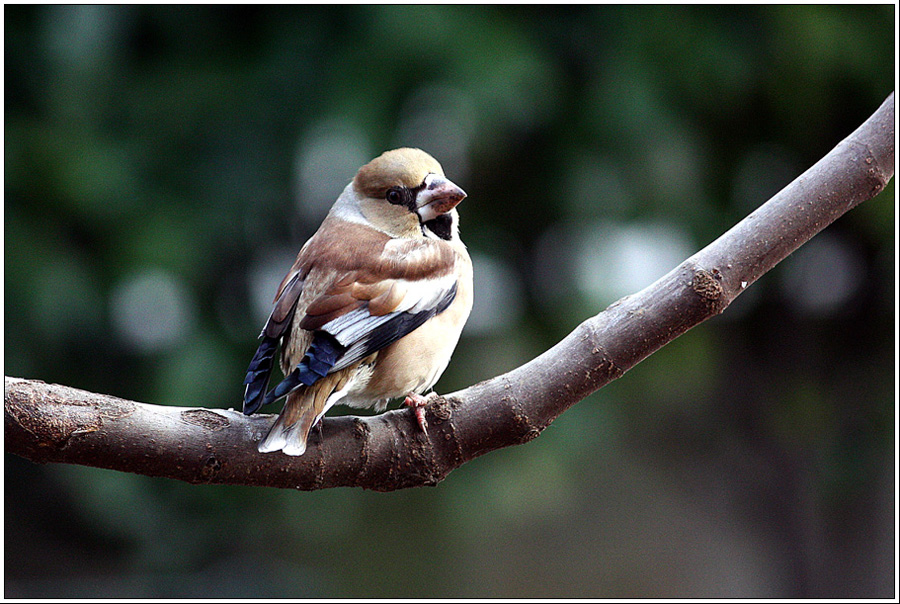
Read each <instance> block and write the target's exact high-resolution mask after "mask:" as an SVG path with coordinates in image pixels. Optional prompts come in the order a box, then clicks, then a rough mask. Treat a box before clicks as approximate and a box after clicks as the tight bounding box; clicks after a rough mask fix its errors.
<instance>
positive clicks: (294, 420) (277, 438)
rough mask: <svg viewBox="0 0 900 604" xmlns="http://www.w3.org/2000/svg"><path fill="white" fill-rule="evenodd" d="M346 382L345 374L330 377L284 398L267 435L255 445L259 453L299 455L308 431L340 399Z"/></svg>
mask: <svg viewBox="0 0 900 604" xmlns="http://www.w3.org/2000/svg"><path fill="white" fill-rule="evenodd" d="M347 380H348V374H347V373H346V372H339V373H332V374H329V375H327V376H325V377H324V378H322V379H321V380H319V381H318V382H316V383H315V385H313V386H305V387H300V388H297V389H296V390H294V391H292V392H291V393H290V394H288V397H287V400H286V401H285V403H284V409H282V411H281V415H279V416H278V419H277V420H275V424H273V425H272V429H271V430H269V435H268V436H266V438H265V439H263V441H262V442H261V443H259V452H260V453H271V452H273V451H283V452H284V453H285V454H286V455H303V453H305V452H306V440H307V438H308V437H309V431H310V429H311V428H312V427H313V426H315V425H316V423H317V422H318V421H319V419H320V418H321V417H322V416H323V415H324V414H325V412H326V411H328V409H329V408H330V407H331V406H332V405H333V404H334V403H335V402H336V401H337V400H338V399H340V398H341V397H342V396H343V391H342V390H341V388H343V386H344V385H345V384H346V383H347ZM336 391H337V392H336Z"/></svg>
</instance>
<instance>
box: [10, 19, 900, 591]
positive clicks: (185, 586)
mask: <svg viewBox="0 0 900 604" xmlns="http://www.w3.org/2000/svg"><path fill="white" fill-rule="evenodd" d="M893 24H894V7H893V6H849V5H848V6H793V7H789V6H756V7H743V8H716V7H705V6H704V7H699V6H698V7H628V8H622V7H590V6H579V7H556V8H546V7H544V8H539V7H503V8H496V7H476V6H443V7H437V6H430V7H399V6H397V7H378V6H348V7H341V8H334V7H330V8H326V7H268V8H261V7H253V8H248V7H237V6H233V7H227V8H214V7H194V8H191V7H162V8H159V7H156V8H154V7H149V6H141V7H115V6H104V7H90V6H79V7H67V6H41V7H25V6H7V7H6V8H5V11H4V31H5V91H6V96H5V102H6V110H5V170H4V171H5V187H4V193H5V205H4V220H5V229H4V235H5V238H4V251H5V259H4V268H5V271H6V273H5V313H4V319H5V331H4V334H5V363H4V370H5V373H6V374H7V375H13V376H19V377H29V378H39V379H42V380H45V381H49V382H59V383H63V384H67V385H71V386H75V387H79V388H84V389H87V390H93V391H98V392H104V393H110V394H115V395H117V396H121V397H125V398H132V399H136V400H140V401H146V402H151V403H158V404H178V405H200V406H210V407H238V406H239V405H240V397H241V391H242V387H241V380H242V379H243V374H244V370H245V369H246V364H247V362H248V360H249V358H250V356H251V355H252V353H253V350H254V349H255V346H256V344H255V338H256V336H257V334H258V332H259V329H260V327H261V325H262V322H263V320H264V318H265V315H266V313H267V312H268V310H267V304H268V303H269V302H270V300H271V296H272V295H273V293H274V288H275V286H276V285H277V282H278V280H280V278H281V276H282V275H283V274H284V272H285V271H286V270H287V268H288V267H289V265H290V263H291V261H292V259H293V256H294V254H295V253H296V251H297V250H298V249H299V247H300V245H301V244H302V242H303V241H304V240H305V238H306V237H308V236H309V235H310V234H311V233H312V232H313V230H314V229H315V227H316V225H317V224H318V222H319V220H321V217H322V216H323V214H324V212H325V211H326V209H327V207H328V205H329V204H330V202H331V201H332V200H333V199H334V198H335V197H336V195H337V194H338V192H339V191H340V190H341V188H342V187H343V185H344V184H345V183H346V182H347V181H348V180H349V179H350V178H351V177H352V175H353V173H354V172H355V169H356V168H357V167H358V166H359V165H361V164H362V163H364V162H365V161H367V160H368V159H369V158H371V157H373V156H375V155H377V154H378V153H380V152H381V151H383V150H384V149H387V148H392V147H396V146H400V145H412V146H420V147H422V148H424V149H426V150H428V151H430V152H431V153H432V154H434V155H435V156H436V157H437V158H438V159H439V160H440V161H441V162H442V163H443V164H444V168H445V170H446V172H447V174H448V175H449V176H450V177H451V178H452V179H453V180H454V181H456V182H458V183H459V184H460V185H462V186H463V188H465V189H466V190H467V192H468V193H469V198H468V199H467V200H466V201H465V202H464V204H463V205H462V206H461V208H460V209H461V213H462V219H463V224H462V228H463V236H464V240H465V241H466V242H467V243H468V245H469V247H470V250H471V251H472V254H473V257H474V261H475V268H476V273H477V283H476V287H477V294H476V297H477V301H476V308H475V311H474V313H473V317H472V319H471V320H470V323H469V325H468V326H467V330H466V332H465V333H464V337H463V340H462V342H461V343H460V346H459V348H458V350H457V353H456V355H455V357H454V360H453V362H452V363H451V366H450V368H449V370H448V372H447V373H446V375H445V376H444V378H443V379H442V381H441V382H440V384H439V385H438V390H439V391H441V392H449V391H452V390H454V389H458V388H461V387H464V386H466V385H469V384H472V383H474V382H476V381H479V380H482V379H485V378H488V377H491V376H494V375H496V374H498V373H501V372H503V371H506V370H508V369H510V368H512V367H515V366H517V365H518V364H520V363H522V362H524V361H525V360H527V359H529V358H531V357H533V356H534V355H536V354H537V353H539V352H541V351H542V350H544V349H546V348H547V347H549V346H551V345H552V344H554V343H555V342H556V341H558V339H560V338H561V337H562V336H563V335H564V334H565V333H567V332H568V331H569V330H570V329H572V328H573V327H574V326H575V325H577V324H578V323H579V322H580V321H581V320H583V319H584V318H586V317H587V316H589V315H591V314H594V313H596V312H598V311H599V310H601V309H602V308H604V307H605V306H606V305H607V304H609V303H611V302H612V301H614V300H615V299H617V298H618V297H620V296H622V295H625V294H628V293H633V292H635V291H637V290H638V289H640V288H641V287H643V286H644V285H646V284H648V283H650V282H652V281H653V280H655V279H656V278H657V277H658V276H660V275H662V274H663V273H665V272H667V271H668V270H669V269H671V268H672V267H674V266H675V265H676V264H677V263H678V262H680V261H681V260H682V259H684V258H685V257H687V256H688V255H690V254H691V253H693V251H695V250H696V249H699V248H700V247H702V246H703V245H705V244H706V243H708V242H709V241H711V240H712V239H713V238H715V237H716V236H717V235H718V234H720V233H721V232H723V231H724V230H725V229H727V228H728V227H730V226H731V225H732V224H734V223H735V222H736V221H737V220H739V219H740V218H742V217H743V216H744V215H746V214H747V213H748V212H749V211H751V210H752V209H753V208H754V207H756V206H757V205H759V204H760V203H761V202H763V201H765V200H766V199H767V198H768V197H769V196H770V195H772V194H773V193H775V192H776V191H777V190H778V189H779V188H780V187H781V186H783V185H784V184H786V183H787V182H789V181H790V180H791V179H792V178H794V177H795V176H797V175H798V174H799V173H800V172H802V171H803V170H804V169H805V168H806V167H808V166H809V165H811V164H812V163H813V162H814V161H816V160H817V159H819V157H821V156H822V155H823V154H824V153H826V152H827V151H828V150H830V149H831V148H832V147H833V146H834V145H835V144H836V143H837V142H838V141H840V140H841V139H842V138H843V137H845V136H846V135H847V134H849V133H850V132H851V131H852V130H853V129H854V128H855V127H856V126H857V125H859V124H860V123H861V122H862V121H863V120H864V119H865V118H866V117H868V116H869V115H870V114H871V113H872V112H873V111H874V110H875V109H876V108H877V107H878V105H879V104H880V103H881V102H882V101H883V100H884V98H885V97H886V96H887V95H888V93H889V92H890V91H891V90H892V89H893V88H894V68H895V65H894V58H895V49H894V26H893ZM894 227H895V206H894V186H893V182H892V183H891V185H889V187H888V188H887V190H886V191H885V192H884V193H882V194H881V195H880V196H879V197H878V198H876V199H875V200H873V201H871V202H868V203H866V204H864V205H863V206H862V207H860V208H858V209H856V210H854V211H853V212H851V213H850V214H849V215H847V216H845V217H844V218H842V219H841V220H840V221H838V222H837V223H836V224H835V225H833V226H832V227H831V228H829V229H828V230H827V231H826V232H824V233H823V234H821V235H820V236H818V237H816V238H815V239H814V240H813V241H811V242H810V243H809V244H808V245H807V246H805V247H803V248H802V249H801V250H800V251H799V252H798V253H796V254H795V255H793V256H792V257H791V258H790V259H788V260H787V261H786V262H785V263H783V264H782V265H781V266H780V267H779V268H778V269H776V271H774V272H773V273H771V274H769V275H767V276H766V277H765V278H763V279H762V280H761V281H760V282H759V283H758V284H756V285H754V286H753V287H752V288H751V289H750V290H748V292H747V293H746V294H744V295H743V296H741V298H739V300H738V301H737V302H736V303H735V305H734V306H733V307H732V308H731V309H729V310H728V311H727V312H726V313H725V314H724V315H722V316H721V317H717V318H716V319H714V320H712V321H710V322H708V323H706V324H704V325H702V326H700V327H699V328H697V329H694V330H693V331H691V332H689V333H688V334H686V335H685V336H684V337H682V338H680V339H679V340H677V341H675V342H674V343H672V344H671V345H670V346H668V347H666V348H665V349H664V350H662V351H660V352H659V353H657V354H656V355H654V356H653V357H651V358H650V359H648V360H647V361H646V362H645V363H643V364H642V365H640V366H639V367H638V368H636V369H634V370H633V371H632V372H630V373H629V374H628V375H626V376H625V377H624V378H623V379H621V380H619V381H617V382H615V383H613V384H612V385H610V386H609V387H607V388H605V389H603V390H602V391H601V392H598V393H597V394H595V395H593V396H591V397H589V398H588V399H586V400H585V401H583V402H581V403H579V404H578V405H576V407H575V408H573V409H572V410H571V411H569V412H568V413H566V414H565V415H564V416H563V417H561V418H560V419H559V420H557V421H556V422H555V423H554V425H553V426H552V427H551V428H550V429H548V430H547V431H546V432H545V433H544V435H543V436H542V437H541V438H539V439H537V440H535V441H534V442H532V443H530V444H528V445H526V446H521V447H516V448H513V449H509V450H504V451H500V452H497V453H494V454H491V455H489V456H487V457H484V458H480V459H478V460H476V461H475V462H473V463H470V464H468V465H467V466H465V467H463V468H461V469H460V470H458V471H456V472H455V473H453V474H452V475H451V476H450V477H449V478H448V479H447V480H446V481H445V482H444V483H442V484H441V485H439V486H438V487H436V488H433V489H418V490H411V491H408V492H399V493H390V494H378V493H371V492H366V491H361V490H358V489H342V490H332V491H328V492H316V493H304V492H292V491H281V490H265V489H252V488H229V487H220V486H190V485H187V484H181V483H176V482H172V481H167V480H160V479H151V478H145V477H141V476H133V475H128V474H122V473H117V472H111V471H103V470H94V469H90V468H83V467H69V466H36V465H33V464H31V463H29V462H26V461H24V460H22V459H20V458H17V457H14V456H10V455H7V457H6V463H5V487H6V488H5V555H6V557H5V561H6V564H5V595H6V596H7V597H53V598H56V597H104V596H105V597H167V598H172V597H229V598H230V597H240V596H249V597H272V596H279V597H300V596H318V597H348V596H349V597H365V596H373V597H403V596H443V597H499V596H502V597H527V596H546V597H578V596H606V597H628V596H631V597H678V596H692V597H729V596H742V597H892V596H895V595H896V594H894V593H893V587H894V572H895V569H894V547H895V542H894V535H895V524H894V512H895V510H894V489H895V480H894V474H895V465H894V439H895V433H894V426H895V416H894V406H893V398H894V397H893V394H894V384H895V362H896V358H895V351H894V339H893V334H894V325H895V281H894V253H895V252H894V245H895V239H894Z"/></svg>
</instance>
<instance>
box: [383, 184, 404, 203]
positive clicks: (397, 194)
mask: <svg viewBox="0 0 900 604" xmlns="http://www.w3.org/2000/svg"><path fill="white" fill-rule="evenodd" d="M385 199H387V200H388V203H392V204H394V205H398V204H400V203H402V202H403V192H402V191H401V190H400V189H398V188H397V187H394V188H392V189H388V192H387V195H385Z"/></svg>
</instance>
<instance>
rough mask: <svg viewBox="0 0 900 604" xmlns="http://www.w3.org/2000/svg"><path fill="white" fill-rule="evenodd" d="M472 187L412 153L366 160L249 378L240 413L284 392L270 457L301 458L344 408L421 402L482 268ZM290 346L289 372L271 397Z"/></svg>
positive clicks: (285, 291)
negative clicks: (466, 209)
mask: <svg viewBox="0 0 900 604" xmlns="http://www.w3.org/2000/svg"><path fill="white" fill-rule="evenodd" d="M465 197H466V193H465V191H463V190H462V189H461V188H460V187H459V186H457V185H456V184H454V183H453V182H451V181H450V180H449V179H448V178H447V177H446V176H445V175H444V171H443V169H442V168H441V165H440V163H438V161H437V160H435V159H434V158H433V157H432V156H431V155H429V154H428V153H426V152H425V151H422V150H421V149H414V148H406V147H404V148H399V149H393V150H390V151H385V152H384V153H382V154H381V155H379V156H378V157H376V158H374V159H373V160H371V161H370V162H369V163H367V164H365V165H364V166H362V167H361V168H360V169H359V171H358V172H357V173H356V175H355V176H354V177H353V179H352V180H351V181H350V183H349V184H348V185H347V186H346V187H345V188H344V190H343V192H342V193H341V194H340V195H339V196H338V198H337V200H336V201H335V203H334V205H333V206H332V207H331V209H330V210H329V212H328V214H327V216H326V217H325V219H324V220H323V221H322V223H321V225H320V226H319V229H318V230H317V231H316V232H315V233H314V234H313V236H312V237H311V238H310V239H309V240H308V241H307V242H306V243H305V244H304V245H303V247H302V248H301V249H300V252H299V254H298V255H297V259H296V261H295V262H294V264H293V266H291V269H290V270H289V271H288V273H287V275H285V277H284V279H283V280H282V281H281V284H280V285H279V287H278V291H277V293H276V295H275V299H274V302H273V307H272V312H271V314H270V315H269V317H268V320H267V321H266V323H265V326H264V327H263V330H262V332H261V333H260V336H259V339H260V340H261V341H260V344H259V347H258V349H257V350H256V353H255V354H254V356H253V358H252V359H251V361H250V365H249V367H248V370H247V375H246V378H245V379H244V384H245V388H244V401H243V412H244V414H246V415H252V414H253V413H255V412H256V411H258V410H259V409H260V408H261V407H262V406H264V405H268V404H270V403H272V402H274V401H276V400H278V399H280V398H282V397H284V396H286V397H287V400H286V401H285V404H284V408H283V409H282V411H281V413H280V414H279V416H278V418H277V419H276V420H275V423H274V424H273V426H272V428H271V429H270V430H269V432H268V435H267V436H266V437H265V438H264V439H262V440H261V441H260V442H259V444H258V447H257V448H258V450H259V451H260V452H261V453H271V452H276V451H282V452H283V453H284V454H287V455H292V456H298V455H303V453H304V452H305V451H306V447H307V439H308V437H309V432H310V429H311V428H312V427H313V426H315V425H317V424H318V423H319V421H320V420H321V419H322V416H323V415H325V413H326V412H327V411H328V410H329V409H330V408H331V407H332V406H333V405H335V404H336V403H341V404H344V405H348V406H350V407H356V408H369V407H374V409H375V411H376V412H382V411H384V410H385V409H386V407H387V404H388V402H389V401H391V400H392V399H395V398H401V397H404V401H403V403H404V404H405V405H407V406H409V407H412V408H413V410H414V412H415V416H416V421H417V423H418V425H419V427H420V428H421V429H422V430H427V422H426V420H425V415H424V408H423V406H424V405H425V404H426V403H427V401H428V400H429V399H430V398H431V397H433V396H435V394H434V393H433V392H430V393H429V394H428V396H422V393H424V392H426V391H428V390H429V389H431V388H432V387H433V386H434V385H435V383H436V382H437V381H438V378H440V376H441V374H442V373H443V372H444V370H445V369H446V368H447V365H448V364H449V362H450V357H451V355H452V353H453V351H454V349H455V348H456V345H457V343H458V341H459V338H460V335H461V333H462V329H463V326H464V325H465V323H466V320H467V319H468V317H469V313H470V312H471V310H472V301H473V268H472V260H471V258H470V257H469V253H468V251H467V249H466V246H465V245H464V244H463V242H462V241H461V240H460V237H459V213H458V211H457V209H456V206H457V205H458V204H459V203H460V202H461V201H462V200H463V199H464V198H465ZM279 346H280V349H281V354H280V364H281V369H282V372H283V373H284V375H285V377H284V379H283V380H282V381H281V382H280V383H278V384H277V385H276V386H275V387H274V388H273V389H272V390H270V391H268V392H267V388H268V385H269V380H270V376H271V373H272V370H273V367H274V364H275V355H276V351H277V349H278V348H279Z"/></svg>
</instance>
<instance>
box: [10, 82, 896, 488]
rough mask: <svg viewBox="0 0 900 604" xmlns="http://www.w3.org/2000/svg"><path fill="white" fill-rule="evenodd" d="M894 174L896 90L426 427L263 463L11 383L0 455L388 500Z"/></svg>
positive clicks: (172, 427) (400, 424)
mask: <svg viewBox="0 0 900 604" xmlns="http://www.w3.org/2000/svg"><path fill="white" fill-rule="evenodd" d="M893 171H894V95H893V93H892V94H891V95H890V96H889V97H888V98H887V100H886V101H885V102H884V103H883V104H882V106H881V107H880V108H879V109H878V111H876V112H875V114H874V115H873V116H872V117H871V118H869V120H867V121H866V122H865V123H864V124H863V125H862V126H860V127H859V128H858V129H857V130H856V131H855V132H853V134H851V135H850V136H849V137H847V138H846V139H845V140H844V141H842V142H841V143H840V144H838V145H837V147H835V148H834V149H833V150H832V151H831V152H830V153H829V154H828V155H826V156H825V157H824V158H823V159H822V160H820V161H819V162H818V163H816V164H815V165H814V166H813V167H811V168H810V169H809V170H807V171H806V172H804V173H803V174H802V175H801V176H800V177H798V178H797V179H796V180H794V181H793V182H792V183H791V184H789V185H788V186H787V187H785V188H784V189H783V190H782V191H781V192H779V193H778V194H777V195H775V196H774V197H773V198H772V199H771V200H769V201H768V202H767V203H765V204H764V205H762V206H761V207H760V208H758V209H757V210H756V211H754V212H753V213H752V214H750V215H749V216H748V217H747V218H745V219H744V220H742V221H741V222H740V223H738V224H737V225H736V226H735V227H734V228H732V229H731V230H729V231H728V232H727V233H725V234H724V235H722V236H721V237H719V239H717V240H716V241H714V242H713V243H711V244H710V245H709V246H707V247H706V248H704V249H703V250H701V251H700V252H698V253H697V254H695V255H694V256H692V257H691V258H688V259H687V260H685V261H684V262H683V263H682V264H681V265H679V266H678V267H676V268H675V269H674V270H673V271H671V272H670V273H669V274H667V275H665V276H664V277H662V278H661V279H659V280H658V281H657V282H656V283H654V284H652V285H650V286H649V287H647V288H646V289H644V290H643V291H641V292H639V293H637V294H634V295H631V296H626V297H625V298H623V299H622V300H619V301H618V302H616V303H615V304H613V305H612V306H610V307H609V308H607V309H606V310H605V311H603V312H601V313H600V314H598V315H596V316H594V317H592V318H590V319H588V320H586V321H585V322H584V323H582V324H581V325H579V326H578V327H577V328H576V329H575V330H574V331H573V332H572V333H571V334H569V335H568V336H567V337H566V338H565V339H563V340H562V341H561V342H560V343H558V344H557V345H556V346H554V347H553V348H551V349H550V350H548V351H547V352H545V353H544V354H542V355H540V356H539V357H537V358H536V359H534V360H532V361H530V362H529V363H527V364H525V365H523V366H521V367H519V368H518V369H515V370H513V371H510V372H509V373H506V374H504V375H501V376H498V377H496V378H493V379H490V380H487V381H485V382H482V383H480V384H476V385H474V386H471V387H469V388H466V389H464V390H461V391H459V392H456V393H453V394H450V395H447V396H444V397H439V398H437V399H435V400H434V401H433V402H431V403H430V404H429V405H428V407H427V409H426V417H427V419H428V425H429V429H428V433H427V434H423V433H422V432H421V431H420V430H419V429H418V427H417V425H416V422H415V419H414V416H413V414H412V413H411V411H409V410H407V409H404V410H397V411H391V412H388V413H383V414H381V415H377V416H374V417H366V418H359V417H339V418H325V419H324V420H323V422H322V423H321V427H320V428H319V429H317V430H314V433H313V434H312V435H311V438H310V446H309V449H308V450H307V452H306V454H304V455H303V456H301V457H299V458H295V457H289V456H286V455H283V454H280V453H278V454H265V455H264V454H260V453H258V452H257V451H256V443H257V442H258V441H259V439H260V438H262V437H263V436H264V435H265V433H266V431H267V430H268V428H269V426H270V425H271V423H272V422H273V420H274V416H272V415H257V416H251V417H246V416H244V415H243V414H242V413H240V412H238V411H234V410H230V409H229V410H222V409H196V408H195V409H188V408H181V407H166V406H157V405H148V404H144V403H137V402H133V401H126V400H122V399H118V398H115V397H111V396H106V395H101V394H93V393H89V392H85V391H82V390H77V389H74V388H69V387H66V386H59V385H48V384H44V383H43V382H39V381H33V380H23V379H18V378H10V377H7V378H6V383H5V386H6V395H5V435H6V450H7V451H10V452H12V453H15V454H17V455H21V456H22V457H25V458H27V459H30V460H32V461H35V462H38V463H46V462H62V463H78V464H84V465H90V466H98V467H103V468H112V469H117V470H123V471H127V472H135V473H140V474H146V475H150V476H166V477H169V478H176V479H179V480H185V481H188V482H192V483H225V484H244V485H261V486H274V487H284V488H296V489H304V490H311V489H320V488H327V487H336V486H358V487H363V488H368V489H374V490H380V491H387V490H394V489H400V488H405V487H412V486H422V485H434V484H437V483H438V482H440V481H441V480H442V479H443V478H444V477H446V476H447V474H448V473H450V472H451V471H452V470H453V469H455V468H457V467H459V466H460V465H462V464H463V463H465V462H467V461H469V460H471V459H473V458H475V457H478V456H479V455H483V454H485V453H487V452H488V451H492V450H494V449H498V448H501V447H507V446H510V445H516V444H520V443H523V442H527V441H529V440H532V439H533V438H535V437H537V436H538V435H539V434H540V433H541V431H542V430H543V429H544V428H546V427H547V426H548V425H550V423H551V422H552V421H553V420H554V419H555V418H556V417H558V416H559V415H560V414H561V413H562V412H564V411H565V410H566V409H568V408H569V407H571V406H572V405H574V404H575V403H576V402H578V401H579V400H581V399H583V398H584V397H585V396H587V395H588V394H590V393H592V392H594V391H595V390H597V389H598V388H600V387H602V386H603V385H605V384H607V383H609V382H610V381H612V380H614V379H616V378H618V377H620V376H621V375H623V374H624V373H625V372H626V371H628V370H629V369H631V368H632V367H633V366H634V365H636V364H637V363H638V362H640V361H641V360H643V359H644V358H646V357H647V356H649V355H650V354H652V353H653V352H654V351H656V350H658V349H659V348H661V347H662V346H664V345H665V344H666V343H668V342H670V341H671V340H673V339H674V338H676V337H678V336H679V335H681V334H682V333H684V332H685V331H687V330H688V329H690V328H691V327H693V326H695V325H697V324H699V323H701V322H703V321H705V320H706V319H708V318H710V317H712V316H714V315H716V314H718V313H721V312H722V311H724V310H725V309H726V308H727V307H728V305H729V304H730V303H731V302H732V301H733V300H734V299H735V298H736V297H737V296H738V295H740V294H741V292H743V291H744V290H745V289H746V288H747V287H748V286H749V285H750V284H752V283H753V282H754V281H756V280H757V279H758V278H759V277H760V276H762V275H763V274H765V273H766V272H767V271H768V270H770V269H771V268H772V267H774V266H775V265H776V264H777V263H778V262H780V261H781V260H783V259H784V258H786V257H787V256H788V255H789V254H791V253H792V252H793V251H794V250H796V249H797V248H799V247H800V246H801V245H803V244H804V243H805V242H806V241H808V240H809V239H810V238H811V237H812V236H813V235H815V234H816V233H818V232H819V231H821V230H822V229H824V228H825V227H826V226H828V225H829V224H831V223H832V222H833V221H834V220H836V219H837V218H838V217H840V216H841V215H842V214H844V213H845V212H847V211H848V210H850V209H852V208H853V207H855V206H856V205H858V204H859V203H861V202H863V201H865V200H867V199H871V198H872V197H874V196H875V195H876V194H878V193H879V192H880V191H881V190H882V189H883V188H884V187H885V185H886V184H887V183H888V181H889V180H890V179H891V177H892V176H893Z"/></svg>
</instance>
